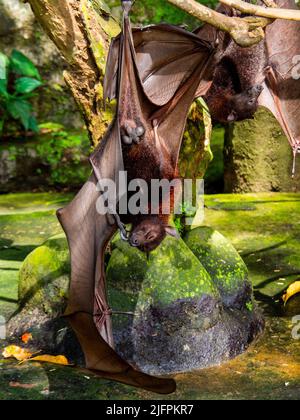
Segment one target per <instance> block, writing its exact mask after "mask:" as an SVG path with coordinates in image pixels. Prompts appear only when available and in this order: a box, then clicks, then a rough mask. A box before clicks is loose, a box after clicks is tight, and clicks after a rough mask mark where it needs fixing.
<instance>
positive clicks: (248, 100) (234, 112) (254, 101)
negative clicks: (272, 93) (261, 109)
mask: <svg viewBox="0 0 300 420" xmlns="http://www.w3.org/2000/svg"><path fill="white" fill-rule="evenodd" d="M262 90H263V87H262V86H261V85H255V86H252V87H251V88H249V89H247V90H245V91H243V92H241V93H238V94H237V95H234V96H232V98H231V101H230V106H231V112H230V113H229V115H228V118H227V121H228V122H233V121H242V120H245V119H248V118H253V116H254V114H255V112H256V110H257V107H258V98H259V95H260V94H261V92H262Z"/></svg>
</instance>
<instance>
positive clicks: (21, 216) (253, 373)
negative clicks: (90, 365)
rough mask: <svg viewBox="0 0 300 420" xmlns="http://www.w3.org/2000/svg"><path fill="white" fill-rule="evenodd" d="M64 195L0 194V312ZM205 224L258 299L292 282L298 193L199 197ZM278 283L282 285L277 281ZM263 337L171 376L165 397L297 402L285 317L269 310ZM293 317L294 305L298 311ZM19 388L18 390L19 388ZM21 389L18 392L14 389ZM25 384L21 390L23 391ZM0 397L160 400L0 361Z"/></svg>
mask: <svg viewBox="0 0 300 420" xmlns="http://www.w3.org/2000/svg"><path fill="white" fill-rule="evenodd" d="M68 199H69V196H64V195H55V196H54V195H52V194H51V195H42V196H41V195H37V194H35V195H31V194H28V195H23V194H22V195H14V196H0V228H1V237H0V314H1V315H2V316H5V317H8V316H9V315H10V314H11V313H12V312H13V311H14V310H15V308H16V303H17V302H16V299H17V286H18V271H17V270H18V268H19V266H20V263H21V261H22V260H23V259H24V258H25V256H26V255H27V254H28V253H29V252H30V251H31V250H32V249H33V248H35V247H36V246H38V245H40V244H42V243H43V242H44V241H45V240H46V239H47V238H48V237H49V236H52V235H55V234H58V233H60V232H61V230H60V227H59V225H58V223H57V221H56V219H55V214H54V208H55V207H60V206H61V205H62V204H63V202H65V201H67V200H68ZM206 206H207V209H206V220H205V224H207V225H210V226H212V227H213V228H214V229H217V230H218V231H220V232H221V233H222V234H224V235H225V236H226V237H228V238H229V239H231V240H232V242H233V243H234V245H235V246H236V247H237V249H238V250H239V251H240V252H241V254H242V255H243V256H244V259H245V261H246V263H247V265H248V267H249V269H250V278H251V280H252V281H253V283H254V285H256V286H258V285H261V284H262V285H263V287H260V291H261V293H263V294H265V295H275V296H276V295H278V294H279V295H280V294H281V291H282V289H284V288H285V287H286V286H285V285H286V284H288V283H289V282H291V281H292V280H293V279H295V278H298V277H300V259H299V255H300V241H299V238H300V223H299V214H300V195H299V194H298V195H297V194H278V193H274V194H251V195H242V196H240V195H224V196H222V195H218V196H207V197H206ZM284 279H285V280H284ZM261 306H262V308H263V310H264V311H265V314H266V318H267V328H266V332H265V334H264V336H263V337H262V338H261V339H260V340H259V342H258V343H256V344H254V345H253V346H252V347H251V348H250V350H249V351H248V352H247V353H245V354H244V355H242V356H240V357H238V358H236V359H235V360H233V361H231V362H229V363H225V364H224V365H222V366H220V367H213V368H209V369H204V370H201V371H200V372H193V373H190V374H182V375H177V376H176V380H177V383H178V391H177V392H176V393H175V394H173V395H171V396H169V397H168V398H169V399H182V400H188V399H299V398H300V346H299V340H295V339H293V338H292V329H293V326H294V325H293V323H292V318H291V317H280V316H279V315H278V313H276V312H272V311H271V310H270V309H271V307H270V305H269V303H268V302H265V303H261ZM298 313H299V314H300V308H299V312H298ZM24 384H25V388H24ZM22 385H23V388H22ZM26 385H29V387H27V386H26ZM4 399H11V400H15V399H28V400H29V399H34V400H36V399H53V400H54V399H66V400H68V399H95V400H97V399H98V400H99V399H104V400H118V399H125V400H126V399H160V397H159V396H156V395H153V394H150V393H147V392H144V391H140V390H135V389H131V388H129V387H126V386H123V385H119V384H115V383H111V382H108V381H105V380H100V379H97V378H93V377H91V376H90V377H88V376H87V375H86V373H83V372H81V371H79V370H77V369H75V368H64V367H57V366H50V365H42V364H38V363H34V364H24V365H21V366H19V365H18V364H17V363H15V362H13V361H1V362H0V400H4Z"/></svg>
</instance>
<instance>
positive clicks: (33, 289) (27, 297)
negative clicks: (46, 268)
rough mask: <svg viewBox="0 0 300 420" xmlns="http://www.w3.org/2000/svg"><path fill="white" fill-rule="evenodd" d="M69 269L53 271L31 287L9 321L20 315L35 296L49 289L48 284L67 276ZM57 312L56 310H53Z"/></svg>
mask: <svg viewBox="0 0 300 420" xmlns="http://www.w3.org/2000/svg"><path fill="white" fill-rule="evenodd" d="M67 273H68V270H67V269H63V268H62V269H59V270H56V271H52V272H51V273H49V274H48V275H47V276H45V277H43V278H42V279H41V280H39V281H38V282H37V284H36V285H35V286H33V287H31V288H30V289H29V290H28V292H27V293H26V294H25V296H24V298H23V299H22V300H20V301H19V307H18V309H17V310H16V311H15V312H14V313H13V314H12V315H11V316H10V318H9V319H12V318H13V317H15V316H16V315H18V314H19V313H20V312H21V311H22V310H23V309H24V308H25V306H26V304H27V303H28V302H29V301H30V300H31V299H32V298H33V297H34V295H35V294H36V293H37V292H38V291H39V290H41V289H44V288H45V287H47V285H48V284H50V283H51V282H53V281H55V280H56V279H57V278H58V277H60V276H62V275H64V274H67ZM59 307H60V308H61V305H60V304H59ZM53 310H54V311H55V308H53Z"/></svg>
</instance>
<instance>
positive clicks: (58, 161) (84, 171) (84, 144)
mask: <svg viewBox="0 0 300 420" xmlns="http://www.w3.org/2000/svg"><path fill="white" fill-rule="evenodd" d="M39 128H40V129H43V130H47V129H49V130H52V132H51V133H50V134H49V135H47V136H46V138H45V139H41V140H40V142H39V143H38V145H37V153H38V155H39V156H40V157H41V158H42V160H43V161H44V162H45V163H46V165H47V166H48V167H49V177H50V179H49V183H50V184H51V185H63V186H68V187H70V186H73V185H80V184H82V183H83V182H84V181H85V180H86V178H87V177H88V175H89V172H90V166H89V164H87V162H83V159H84V157H86V156H88V155H89V154H90V152H91V146H90V141H89V138H88V135H87V133H86V132H80V133H77V132H67V131H65V130H64V128H63V127H62V126H60V125H58V124H52V123H49V124H43V125H40V126H39ZM40 175H43V174H42V173H40Z"/></svg>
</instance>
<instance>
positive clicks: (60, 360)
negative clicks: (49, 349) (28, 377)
mask: <svg viewBox="0 0 300 420" xmlns="http://www.w3.org/2000/svg"><path fill="white" fill-rule="evenodd" d="M29 361H35V362H45V363H54V364H56V365H63V366H69V361H68V359H67V358H66V357H65V356H49V355H48V354H44V355H41V356H36V357H32V358H31V359H29Z"/></svg>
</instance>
